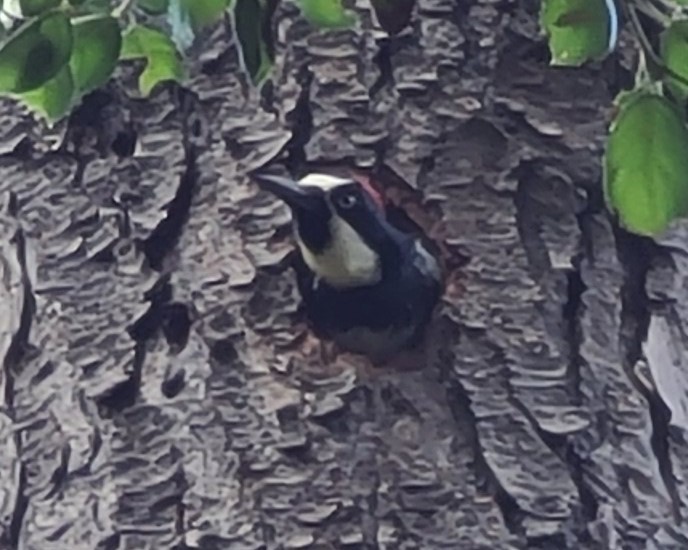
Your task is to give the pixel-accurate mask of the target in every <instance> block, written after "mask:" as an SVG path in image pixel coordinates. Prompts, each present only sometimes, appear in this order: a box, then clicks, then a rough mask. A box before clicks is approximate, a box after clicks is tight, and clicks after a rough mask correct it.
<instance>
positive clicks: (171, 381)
mask: <svg viewBox="0 0 688 550" xmlns="http://www.w3.org/2000/svg"><path fill="white" fill-rule="evenodd" d="M185 384H186V373H185V372H184V369H179V370H178V371H177V372H175V373H174V374H173V375H172V376H168V377H167V378H165V380H163V382H162V387H161V391H162V394H163V395H164V396H165V397H167V398H168V399H171V398H173V397H175V396H177V395H179V392H181V391H182V390H183V389H184V386H185Z"/></svg>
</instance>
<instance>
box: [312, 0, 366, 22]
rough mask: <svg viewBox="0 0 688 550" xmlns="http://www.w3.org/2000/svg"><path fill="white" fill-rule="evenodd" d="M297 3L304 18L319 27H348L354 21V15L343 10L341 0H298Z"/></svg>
mask: <svg viewBox="0 0 688 550" xmlns="http://www.w3.org/2000/svg"><path fill="white" fill-rule="evenodd" d="M299 5H300V6H301V11H302V12H303V15H304V16H305V17H306V19H308V20H309V21H310V22H311V23H313V24H314V25H316V26H318V27H321V28H330V29H337V28H343V27H350V26H351V25H353V24H354V23H355V22H356V15H355V14H353V13H352V12H351V11H349V10H345V9H344V7H343V6H342V1H341V0H299Z"/></svg>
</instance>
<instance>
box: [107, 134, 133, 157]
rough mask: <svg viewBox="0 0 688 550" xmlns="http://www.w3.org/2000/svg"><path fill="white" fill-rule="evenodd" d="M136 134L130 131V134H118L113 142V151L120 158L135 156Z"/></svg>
mask: <svg viewBox="0 0 688 550" xmlns="http://www.w3.org/2000/svg"><path fill="white" fill-rule="evenodd" d="M137 137H138V136H137V135H136V132H134V131H133V130H130V131H128V132H117V135H116V136H115V139H114V140H113V141H112V150H113V151H114V153H115V154H116V155H117V156H119V157H130V156H132V155H133V154H134V150H135V149H136V140H137Z"/></svg>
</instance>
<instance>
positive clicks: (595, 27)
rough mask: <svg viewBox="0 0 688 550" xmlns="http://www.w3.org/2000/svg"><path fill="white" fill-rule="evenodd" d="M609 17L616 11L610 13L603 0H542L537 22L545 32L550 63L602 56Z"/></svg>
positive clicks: (576, 62)
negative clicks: (550, 54)
mask: <svg viewBox="0 0 688 550" xmlns="http://www.w3.org/2000/svg"><path fill="white" fill-rule="evenodd" d="M611 6H612V7H613V5H611ZM612 17H613V18H615V17H616V12H614V13H613V14H610V12H609V8H608V6H607V4H606V3H605V0H542V9H541V12H540V24H541V25H542V27H543V28H544V29H545V32H546V33H547V35H548V36H549V49H550V51H551V53H552V62H551V63H552V65H574V66H578V65H582V64H583V63H585V62H586V61H589V60H594V59H599V58H602V57H604V55H605V54H606V53H607V50H608V48H609V45H610V42H611V41H610V33H611V28H610V18H612ZM614 40H615V37H614Z"/></svg>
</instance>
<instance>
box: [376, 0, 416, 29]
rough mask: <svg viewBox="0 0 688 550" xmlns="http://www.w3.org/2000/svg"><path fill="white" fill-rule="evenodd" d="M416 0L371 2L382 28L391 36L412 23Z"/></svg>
mask: <svg viewBox="0 0 688 550" xmlns="http://www.w3.org/2000/svg"><path fill="white" fill-rule="evenodd" d="M415 3H416V0H371V4H372V5H373V9H374V10H375V16H376V17H377V20H378V21H379V23H380V26H381V27H382V28H383V29H384V30H385V31H386V32H387V33H389V34H398V33H400V32H401V31H402V30H403V29H404V27H406V26H407V25H408V24H409V22H410V21H411V14H412V13H413V6H414V4H415Z"/></svg>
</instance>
